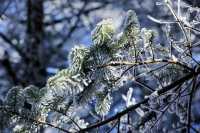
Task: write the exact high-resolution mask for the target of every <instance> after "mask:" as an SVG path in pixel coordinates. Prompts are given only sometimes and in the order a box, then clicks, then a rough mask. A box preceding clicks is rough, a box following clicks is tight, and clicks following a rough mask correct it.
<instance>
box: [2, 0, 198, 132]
mask: <svg viewBox="0 0 200 133" xmlns="http://www.w3.org/2000/svg"><path fill="white" fill-rule="evenodd" d="M164 5H165V6H166V7H167V8H169V11H170V13H171V14H172V15H173V17H174V19H175V20H174V21H172V22H171V21H167V22H162V21H157V20H155V19H152V18H151V19H152V20H154V21H155V22H159V23H161V24H167V25H173V24H174V23H177V24H178V28H180V29H181V33H182V36H181V38H179V39H178V40H175V39H174V38H173V33H172V31H171V30H172V29H171V28H170V26H169V27H168V28H169V29H167V31H166V34H167V38H168V41H169V42H166V44H165V46H163V45H160V44H159V43H157V42H156V41H155V39H156V37H157V34H156V33H155V32H154V31H153V30H150V29H145V28H141V27H140V24H139V20H138V18H137V16H136V13H135V12H134V11H128V12H127V15H126V16H125V22H124V25H123V29H122V31H120V33H117V31H118V30H117V29H116V28H115V27H114V24H113V22H112V20H111V19H105V20H102V21H101V22H99V23H98V24H97V26H96V28H95V29H94V30H93V31H92V33H91V36H92V37H91V38H92V41H93V44H92V45H91V46H90V47H88V48H86V47H84V46H82V45H77V46H76V47H74V48H73V49H72V51H71V52H70V54H69V63H70V64H69V67H68V68H66V69H63V70H60V71H59V72H57V74H56V75H54V76H52V77H50V78H49V79H48V80H47V84H46V86H45V87H44V88H38V87H36V86H32V85H30V86H28V87H26V88H22V87H13V88H12V89H10V91H9V92H8V94H7V97H6V100H5V101H4V103H3V105H2V106H1V110H4V111H2V114H3V115H6V116H7V117H6V119H3V120H4V122H5V123H6V124H7V125H11V124H12V125H15V127H17V129H18V128H19V127H21V129H19V130H18V131H16V132H20V131H32V132H34V130H35V128H39V127H42V126H44V125H47V126H50V127H54V128H57V129H58V130H61V131H64V132H86V131H97V130H98V128H99V127H101V126H105V127H109V128H110V127H111V129H112V128H117V130H118V131H121V130H122V129H121V128H122V127H121V126H122V123H126V124H127V126H129V128H131V130H133V131H139V132H145V131H147V130H152V131H153V130H154V127H155V126H158V121H160V120H162V117H163V116H164V115H165V114H166V113H169V114H170V113H174V114H175V115H176V116H177V117H178V118H180V121H179V122H177V123H178V124H177V125H179V126H183V127H185V125H186V127H187V130H188V132H189V131H190V129H193V127H192V125H191V123H192V119H191V103H192V97H193V94H194V92H195V91H196V90H197V89H199V86H198V85H197V83H198V82H199V74H200V67H199V62H198V61H197V60H196V59H195V58H194V56H193V51H192V47H193V42H192V41H191V36H190V34H189V29H188V27H189V26H190V25H189V24H188V23H189V22H186V20H183V19H182V18H180V17H181V15H182V13H181V5H180V1H179V5H178V13H176V10H175V9H174V7H173V5H171V2H170V1H165V2H164V3H163V5H162V6H164ZM176 14H178V15H176ZM186 25H187V26H186ZM193 28H194V27H193ZM197 30H198V29H197ZM194 34H195V33H194ZM195 46H196V45H195ZM130 83H132V84H134V83H138V84H139V85H138V87H139V89H140V90H141V91H143V92H144V94H145V96H143V100H139V101H138V100H137V99H136V98H135V97H133V96H132V93H133V92H134V91H136V88H135V87H133V88H132V89H130V90H129V91H128V93H127V96H125V95H123V94H119V95H120V96H119V97H120V98H122V97H123V99H124V101H125V102H126V103H124V105H127V107H125V108H123V110H122V111H118V112H116V113H115V114H111V111H112V109H113V108H114V104H115V103H114V102H115V97H114V96H113V95H114V93H115V92H118V91H121V90H122V89H124V88H127V86H128V88H130ZM134 85H135V84H134ZM131 87H132V86H131ZM147 89H148V90H147ZM149 90H150V91H149ZM177 99H178V100H177ZM180 101H181V102H180ZM188 101H189V102H188ZM90 104H92V105H93V106H94V107H93V108H92V110H93V111H94V112H93V114H95V115H97V116H98V117H94V118H95V119H98V118H101V121H98V120H95V121H96V122H94V121H93V123H91V122H90V121H87V118H85V117H82V116H81V115H80V112H81V111H84V110H86V108H85V107H87V106H88V105H90ZM173 107H174V109H171V108H173ZM175 107H176V108H175ZM5 110H6V112H8V113H5ZM134 111H136V113H135V112H134ZM2 114H1V113H0V115H2ZM50 114H52V116H51V115H50ZM130 115H139V116H138V117H139V119H138V121H137V122H133V121H132V120H130V119H131V118H130V117H129V116H130ZM126 116H127V117H128V118H127V119H128V120H127V121H126ZM90 117H92V116H90ZM13 118H15V120H13ZM186 118H187V121H185V120H186ZM24 119H25V121H24ZM53 120H55V121H53ZM97 121H98V122H97ZM130 121H131V122H133V125H132V126H131V127H130ZM112 122H114V123H115V124H114V126H110V123H112ZM27 123H28V124H27ZM152 123H153V124H152ZM116 125H118V126H116ZM32 127H34V128H32ZM175 127H176V126H175ZM15 129H16V128H15ZM193 130H195V129H193Z"/></svg>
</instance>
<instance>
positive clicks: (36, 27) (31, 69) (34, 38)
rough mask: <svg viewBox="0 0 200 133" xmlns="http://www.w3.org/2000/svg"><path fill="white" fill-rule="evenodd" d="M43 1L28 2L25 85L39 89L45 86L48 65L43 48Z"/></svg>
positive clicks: (30, 0)
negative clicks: (31, 85)
mask: <svg viewBox="0 0 200 133" xmlns="http://www.w3.org/2000/svg"><path fill="white" fill-rule="evenodd" d="M43 19H44V10H43V0H27V37H26V46H25V50H26V52H25V53H27V61H26V70H24V72H25V73H24V80H25V85H29V84H34V85H37V86H39V87H41V86H43V85H44V84H45V80H46V76H47V73H46V63H45V59H44V58H45V52H44V51H45V49H44V46H43V35H44V26H43Z"/></svg>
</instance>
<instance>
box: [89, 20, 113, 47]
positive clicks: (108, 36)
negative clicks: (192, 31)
mask: <svg viewBox="0 0 200 133" xmlns="http://www.w3.org/2000/svg"><path fill="white" fill-rule="evenodd" d="M114 33H115V28H114V24H113V21H112V19H105V20H102V21H101V22H99V23H98V24H97V26H96V28H95V29H94V30H93V31H92V41H93V42H94V44H95V45H100V46H101V45H105V44H107V43H108V42H109V41H110V40H112V37H113V35H114Z"/></svg>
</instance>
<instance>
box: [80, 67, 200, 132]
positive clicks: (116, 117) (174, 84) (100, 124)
mask: <svg viewBox="0 0 200 133" xmlns="http://www.w3.org/2000/svg"><path fill="white" fill-rule="evenodd" d="M199 74H200V67H199V68H198V69H197V71H196V72H190V73H189V74H187V75H186V76H184V77H182V78H180V79H179V80H177V81H175V82H173V83H171V84H170V85H168V86H166V87H163V88H162V89H160V90H157V94H158V95H161V94H164V93H165V92H167V91H169V90H171V89H173V88H174V87H176V86H177V85H179V84H181V83H184V82H185V81H187V80H189V79H191V78H192V77H193V76H197V75H199ZM153 93H155V92H153ZM153 93H152V94H153ZM148 101H149V97H147V98H145V99H144V100H142V101H141V102H139V103H137V104H135V105H132V106H130V107H128V108H127V109H125V110H123V111H122V112H119V113H117V114H116V115H114V116H112V117H110V118H108V119H106V120H104V121H101V122H97V123H95V124H93V125H91V126H89V127H87V128H84V129H82V130H80V132H84V131H89V130H91V129H93V128H97V127H100V126H102V125H105V124H107V123H109V122H111V121H113V120H116V119H118V118H120V117H122V116H123V115H125V114H127V113H128V112H130V111H133V110H135V109H137V108H138V107H140V106H141V105H142V104H145V103H147V102H148Z"/></svg>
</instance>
